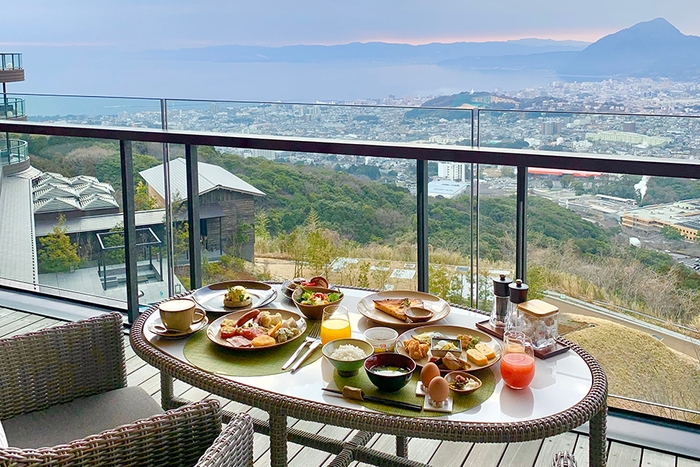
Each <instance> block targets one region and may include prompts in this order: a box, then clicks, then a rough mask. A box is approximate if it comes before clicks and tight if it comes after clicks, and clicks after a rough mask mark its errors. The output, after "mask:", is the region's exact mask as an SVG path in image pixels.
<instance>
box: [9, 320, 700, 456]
mask: <svg viewBox="0 0 700 467" xmlns="http://www.w3.org/2000/svg"><path fill="white" fill-rule="evenodd" d="M60 324H62V322H61V321H58V320H55V319H51V318H45V317H42V316H38V315H33V314H28V313H23V312H19V311H13V310H9V309H5V308H0V338H3V337H10V336H13V335H17V334H23V333H26V332H30V331H35V330H39V329H42V328H46V327H52V326H58V325H60ZM124 342H125V344H126V358H127V360H126V365H127V371H128V382H129V385H130V386H135V385H138V386H141V387H143V388H144V389H145V390H146V391H148V392H149V393H150V394H151V395H152V396H153V398H154V399H156V401H158V402H160V379H159V376H158V370H156V369H155V368H153V367H151V366H150V365H147V364H146V363H145V362H144V361H143V360H141V359H140V358H139V357H137V356H136V355H135V354H134V352H133V350H132V349H131V348H130V347H129V339H128V336H125V338H124ZM175 392H176V393H178V394H179V395H181V396H182V397H184V398H187V399H191V400H198V399H203V398H206V397H212V396H211V395H210V394H208V393H206V392H205V391H202V390H200V389H198V388H193V387H191V386H189V385H187V384H185V383H182V382H180V381H176V382H175ZM216 398H217V399H219V400H221V402H222V404H226V408H227V409H228V410H232V411H247V412H249V413H251V414H252V415H253V416H255V417H258V418H262V417H264V416H265V413H264V412H262V411H260V410H258V409H255V408H251V407H247V406H243V405H241V404H237V403H235V402H230V401H226V400H222V399H221V398H220V397H216ZM292 423H293V426H295V427H296V428H299V429H303V430H305V431H311V432H317V433H320V434H322V435H325V436H330V437H334V438H337V439H345V438H350V437H352V435H353V434H354V433H353V431H352V430H349V429H345V428H339V427H334V426H330V425H323V424H320V423H315V422H306V421H301V420H297V421H292ZM370 444H371V445H372V446H373V447H374V448H376V449H379V450H382V451H386V452H392V451H393V449H394V448H395V444H394V438H393V437H391V436H387V435H381V436H379V435H377V436H375V437H374V438H373V439H372V441H371V442H370ZM268 445H269V442H268V439H267V437H265V436H263V435H259V434H256V435H255V466H256V467H266V466H269V465H270V460H269V449H268ZM561 450H568V451H571V452H574V454H575V456H576V460H577V462H578V465H579V466H580V467H587V466H588V437H587V436H585V435H580V434H576V433H572V432H569V433H563V434H561V435H558V436H555V437H552V438H547V439H545V440H543V441H531V442H527V443H510V444H505V443H504V444H471V443H453V442H448V441H436V440H425V439H412V440H411V441H410V442H409V458H410V459H413V460H416V461H419V462H424V463H428V464H430V465H434V466H464V467H472V466H473V467H549V466H550V465H551V462H552V457H553V456H554V453H556V452H557V451H561ZM289 459H290V460H289V465H290V466H292V467H294V466H297V467H316V466H326V465H328V464H329V463H330V461H331V457H330V454H328V453H325V452H321V451H317V450H315V449H310V448H305V447H302V446H298V445H294V444H290V447H289ZM356 465H359V464H356ZM608 465H609V466H610V467H646V466H649V467H700V459H688V458H684V457H678V456H674V455H671V454H667V453H663V452H659V451H654V450H651V449H647V448H645V447H644V446H634V445H629V444H623V443H618V442H610V443H609V447H608Z"/></svg>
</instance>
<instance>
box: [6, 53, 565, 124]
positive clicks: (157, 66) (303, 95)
mask: <svg viewBox="0 0 700 467" xmlns="http://www.w3.org/2000/svg"><path fill="white" fill-rule="evenodd" d="M51 52H52V51H50V50H44V49H41V50H35V49H32V50H29V51H27V52H24V53H23V65H24V68H25V81H24V82H21V83H10V84H8V87H7V91H8V93H11V94H24V93H31V94H41V95H40V96H29V95H24V96H23V97H25V99H26V112H27V115H28V116H30V117H32V116H49V115H68V114H74V115H114V114H117V113H120V112H138V111H143V110H158V109H159V102H158V99H161V98H167V99H201V100H210V101H224V100H231V101H254V102H270V101H282V102H299V103H314V102H354V101H358V100H365V99H382V98H386V97H389V96H391V95H393V96H396V97H397V98H401V97H405V96H410V97H414V98H415V97H427V96H439V95H449V94H455V93H459V92H462V91H471V90H474V91H489V92H504V91H516V90H521V89H526V88H532V87H538V86H543V85H546V84H549V83H551V82H553V81H556V80H557V76H556V75H555V74H553V73H548V72H532V71H518V70H469V69H453V68H446V67H441V66H437V65H429V64H399V65H395V64H384V63H366V62H362V63H231V62H205V61H201V62H199V61H178V60H165V59H148V58H145V57H144V56H143V55H141V54H126V53H121V52H120V53H114V54H110V53H101V54H100V53H96V52H95V51H94V50H87V51H86V50H84V49H80V48H76V49H74V53H69V51H68V50H63V49H62V50H60V51H53V53H51ZM45 94H49V95H50V94H53V95H62V96H67V95H74V96H122V97H133V98H134V99H123V98H122V99H94V98H90V99H85V98H79V97H52V96H46V95H45Z"/></svg>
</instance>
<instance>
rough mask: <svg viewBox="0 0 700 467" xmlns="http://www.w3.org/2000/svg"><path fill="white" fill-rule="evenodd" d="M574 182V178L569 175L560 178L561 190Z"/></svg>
mask: <svg viewBox="0 0 700 467" xmlns="http://www.w3.org/2000/svg"><path fill="white" fill-rule="evenodd" d="M573 181H574V176H573V175H571V174H564V175H562V176H561V181H560V182H559V183H561V187H562V188H568V186H569V185H571V182H573Z"/></svg>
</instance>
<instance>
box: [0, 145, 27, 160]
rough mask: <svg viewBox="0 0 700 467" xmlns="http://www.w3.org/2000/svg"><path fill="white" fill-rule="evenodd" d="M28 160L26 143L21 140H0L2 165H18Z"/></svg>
mask: <svg viewBox="0 0 700 467" xmlns="http://www.w3.org/2000/svg"><path fill="white" fill-rule="evenodd" d="M28 158H29V154H28V153H27V142H26V141H22V140H20V139H9V140H7V139H6V140H0V164H1V165H9V164H16V163H18V162H22V161H26V160H27V159H28Z"/></svg>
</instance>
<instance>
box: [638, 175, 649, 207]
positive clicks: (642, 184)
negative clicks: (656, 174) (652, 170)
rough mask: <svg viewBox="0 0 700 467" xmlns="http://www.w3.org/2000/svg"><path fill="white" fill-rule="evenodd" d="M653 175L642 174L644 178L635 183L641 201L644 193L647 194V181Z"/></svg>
mask: <svg viewBox="0 0 700 467" xmlns="http://www.w3.org/2000/svg"><path fill="white" fill-rule="evenodd" d="M650 178H651V177H650V176H649V175H642V179H641V180H640V181H639V183H637V184H636V185H634V191H638V192H639V201H641V200H643V199H644V195H646V194H647V182H648V181H649V179H650Z"/></svg>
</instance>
